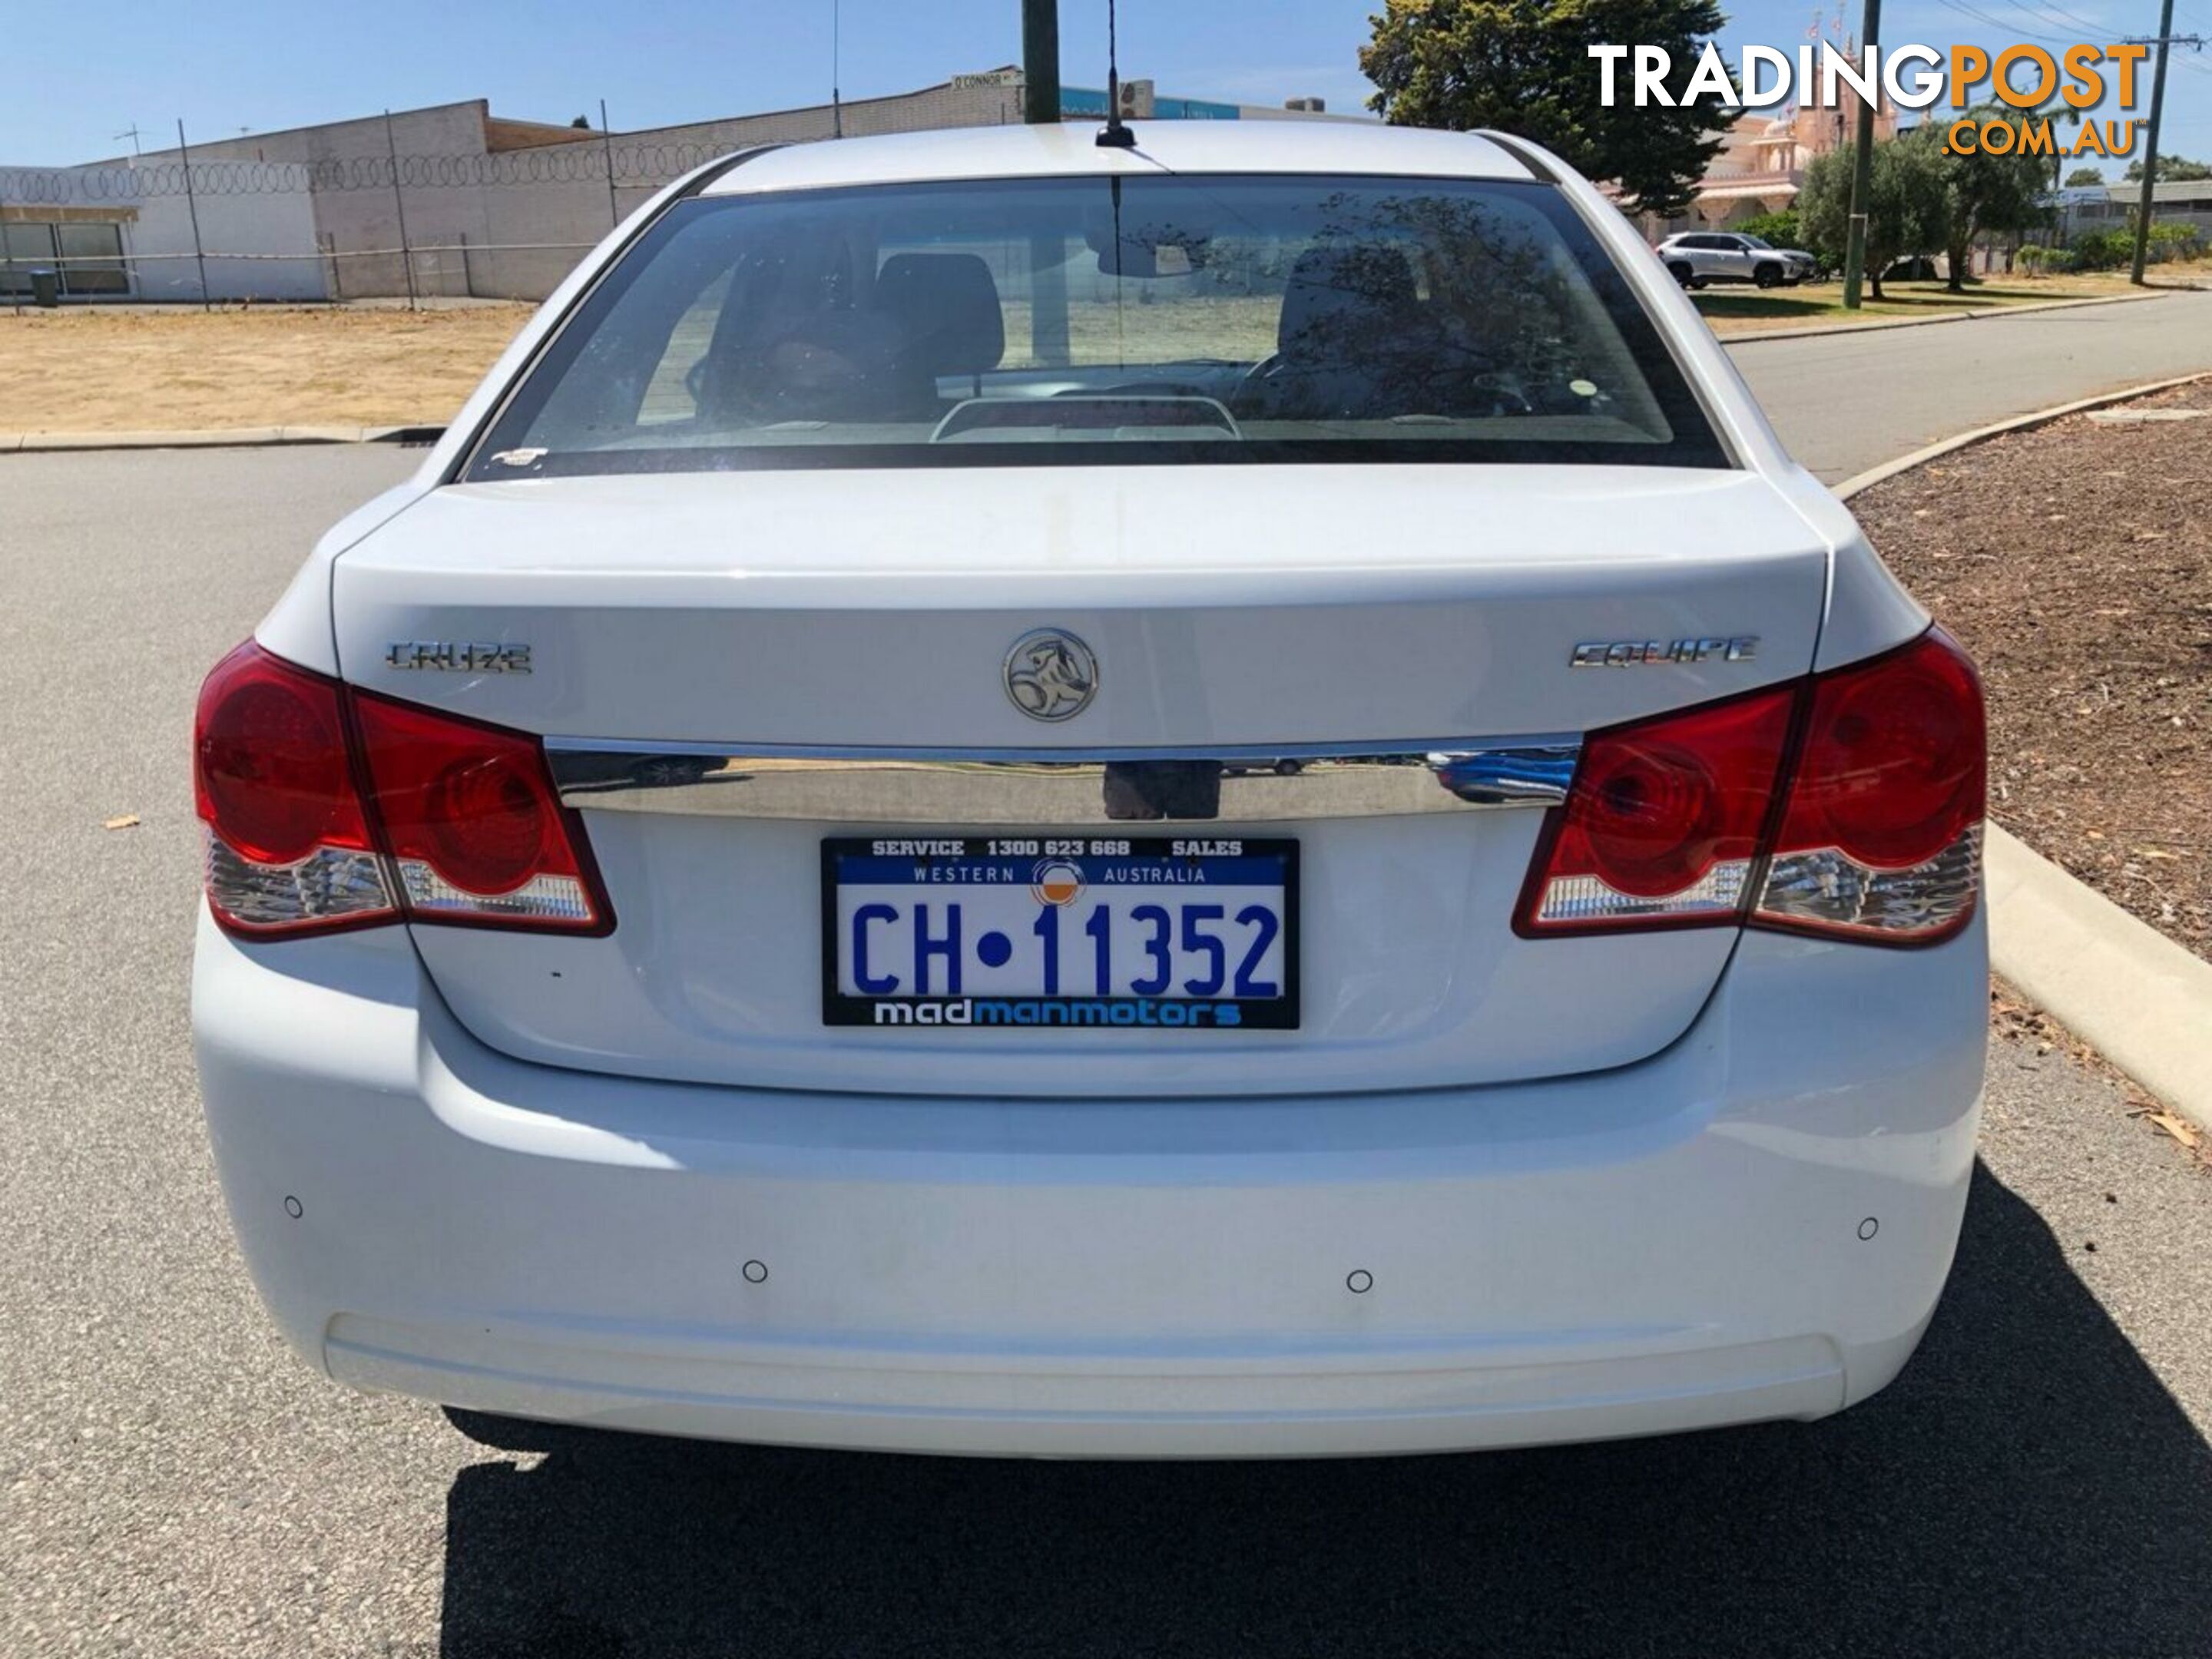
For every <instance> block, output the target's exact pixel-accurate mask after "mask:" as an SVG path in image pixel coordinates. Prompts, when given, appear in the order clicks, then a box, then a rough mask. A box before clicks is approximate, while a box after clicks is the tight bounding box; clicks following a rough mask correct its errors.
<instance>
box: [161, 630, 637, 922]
mask: <svg viewBox="0 0 2212 1659" xmlns="http://www.w3.org/2000/svg"><path fill="white" fill-rule="evenodd" d="M192 758H193V781H194V788H195V793H196V795H197V801H198V806H199V815H200V817H201V819H202V820H203V821H204V823H206V825H207V844H208V851H207V896H208V904H209V908H210V909H211V910H212V911H213V913H214V915H215V918H216V921H218V922H219V923H221V924H222V926H223V927H225V928H227V929H228V930H229V931H231V932H233V933H242V934H248V935H252V936H257V937H267V936H270V935H289V934H298V933H327V932H331V931H332V930H334V929H337V928H340V927H361V926H363V925H365V924H368V923H373V922H380V921H394V920H398V919H400V918H402V917H404V918H405V919H406V920H409V921H418V922H420V921H440V922H465V923H473V924H475V925H477V926H482V927H531V928H550V929H556V930H560V931H564V932H569V933H604V932H605V931H606V929H608V928H609V927H611V926H612V925H613V916H612V914H611V911H610V909H609V908H608V905H607V902H606V897H605V892H604V891H603V890H602V889H601V887H600V884H599V877H598V873H597V872H596V871H595V870H594V869H593V868H592V864H591V855H590V850H589V848H588V846H587V845H586V842H585V839H584V834H583V828H582V826H581V825H580V824H579V823H577V822H576V821H575V818H574V814H572V813H570V812H568V811H565V810H564V809H563V808H562V805H561V804H560V801H559V799H557V797H556V795H555V793H554V791H553V784H552V779H551V777H550V775H549V773H548V771H547V769H546V764H545V756H544V750H543V749H542V747H541V746H540V744H539V743H538V739H537V738H534V737H532V736H531V735H529V734H528V733H526V732H513V731H509V730H507V728H505V727H503V726H486V725H483V724H481V723H479V722H477V721H474V720H460V719H457V718H455V717H453V716H452V715H448V714H439V713H437V712H435V711H434V710H431V709H427V708H417V707H416V706H414V705H412V704H409V703H399V702H391V701H389V700H387V699H385V698H381V697H371V696H362V695H361V694H359V693H357V692H355V691H353V690H350V689H349V688H348V687H347V686H345V685H344V684H341V683H340V682H338V681H337V680H332V679H327V678H324V677H323V676H322V675H319V674H315V673H312V672H310V671H308V670H307V669H304V668H301V667H299V666H297V665H295V664H292V663H289V662H286V661H284V660H283V659H282V658H280V657H276V656H272V655H270V653H268V652H266V651H264V650H263V649H262V648H261V647H259V646H258V645H255V644H254V643H253V642H252V641H247V642H246V644H244V645H241V646H240V647H238V648H237V649H236V650H235V651H234V652H232V653H230V654H229V655H228V657H225V658H224V659H222V662H220V663H218V664H217V665H216V667H215V670H214V671H213V672H212V673H210V675H209V676H208V678H207V682H206V684H204V685H203V686H202V687H201V689H200V699H199V709H198V715H197V721H196V724H195V728H194V732H193V750H192Z"/></svg>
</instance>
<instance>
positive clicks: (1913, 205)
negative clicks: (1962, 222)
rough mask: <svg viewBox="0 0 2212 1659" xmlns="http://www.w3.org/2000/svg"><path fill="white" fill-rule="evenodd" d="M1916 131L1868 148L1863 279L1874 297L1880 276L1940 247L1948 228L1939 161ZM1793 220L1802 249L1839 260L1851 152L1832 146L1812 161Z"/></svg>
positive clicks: (1847, 217) (1847, 219)
mask: <svg viewBox="0 0 2212 1659" xmlns="http://www.w3.org/2000/svg"><path fill="white" fill-rule="evenodd" d="M1927 132H1928V129H1926V128H1922V129H1919V130H1918V131H1915V132H1912V133H1909V134H1907V135H1906V136H1905V137H1902V138H1893V139H1891V140H1890V141H1889V142H1888V143H1882V144H1876V145H1875V147H1874V170H1873V174H1872V177H1871V179H1870V180H1869V190H1868V194H1867V255H1866V258H1867V263H1866V268H1867V276H1868V279H1869V283H1871V285H1872V289H1873V293H1874V297H1875V299H1877V300H1879V299H1881V273H1882V272H1883V271H1885V270H1887V269H1888V268H1889V267H1890V266H1891V265H1892V264H1895V263H1896V262H1897V261H1898V260H1899V259H1901V258H1906V257H1908V256H1910V255H1913V254H1919V253H1925V252H1928V250H1929V249H1930V248H1933V247H1938V246H1942V243H1943V240H1944V239H1945V236H1946V234H1947V233H1948V228H1949V222H1950V201H1949V196H1948V190H1947V180H1946V179H1945V176H1944V170H1943V158H1942V156H1941V155H1938V154H1937V153H1936V144H1935V143H1934V142H1931V140H1930V139H1929V137H1926V136H1925V135H1926V133H1927ZM1797 216H1798V219H1799V222H1801V223H1802V225H1803V227H1804V230H1805V240H1806V243H1807V245H1808V246H1809V247H1810V248H1811V249H1812V250H1813V251H1814V252H1819V253H1823V254H1826V255H1828V256H1829V257H1831V258H1836V259H1840V258H1842V256H1843V249H1844V242H1845V240H1847V238H1848V237H1849V234H1850V216H1851V151H1850V149H1849V148H1848V147H1845V148H1844V149H1832V150H1830V151H1828V152H1827V153H1826V154H1825V155H1816V156H1814V158H1813V162H1812V165H1811V166H1810V167H1807V168H1806V169H1805V184H1804V187H1803V188H1802V189H1801V190H1800V191H1798V192H1797Z"/></svg>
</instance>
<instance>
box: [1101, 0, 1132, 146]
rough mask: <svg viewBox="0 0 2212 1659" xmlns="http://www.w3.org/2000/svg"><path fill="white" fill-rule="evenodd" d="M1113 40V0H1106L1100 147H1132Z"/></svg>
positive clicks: (1119, 67)
mask: <svg viewBox="0 0 2212 1659" xmlns="http://www.w3.org/2000/svg"><path fill="white" fill-rule="evenodd" d="M1118 50H1119V49H1118V47H1117V46H1116V43H1115V28H1114V0H1106V125H1104V126H1103V127H1101V128H1100V129H1099V130H1098V148H1099V149H1136V147H1137V135H1136V134H1135V133H1133V132H1132V131H1129V129H1128V128H1127V126H1126V125H1123V123H1122V120H1121V64H1120V60H1119V58H1118V55H1117V54H1118Z"/></svg>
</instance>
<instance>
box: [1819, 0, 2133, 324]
mask: <svg viewBox="0 0 2212 1659" xmlns="http://www.w3.org/2000/svg"><path fill="white" fill-rule="evenodd" d="M2166 3H2167V4H2168V5H2171V4H2172V3H2173V0H2166ZM1880 39H1881V0H1866V31H1865V34H1864V37H1863V40H1862V41H1861V47H1862V49H1863V48H1864V47H1867V46H1873V45H1875V42H1876V41H1878V40H1880ZM1873 195H1874V100H1873V99H1871V98H1862V99H1860V100H1859V131H1858V142H1857V155H1854V156H1853V158H1852V161H1851V223H1850V237H1849V239H1848V240H1846V241H1845V243H1844V310H1846V311H1857V309H1858V308H1859V290H1860V288H1861V286H1862V284H1863V283H1864V282H1865V280H1866V251H1867V203H1868V201H1869V198H1871V197H1872V196H1873Z"/></svg>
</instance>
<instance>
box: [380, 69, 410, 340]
mask: <svg viewBox="0 0 2212 1659" xmlns="http://www.w3.org/2000/svg"><path fill="white" fill-rule="evenodd" d="M384 149H385V153H386V155H390V156H391V158H392V213H393V215H394V216H396V217H397V218H398V221H399V269H400V272H401V274H402V275H404V276H405V277H406V278H407V309H408V310H410V311H412V310H414V309H415V250H414V249H413V248H411V247H410V246H408V245H407V196H406V192H405V191H402V190H401V189H400V188H399V140H398V139H397V138H396V137H393V136H392V112H391V111H390V110H386V111H385V112H384Z"/></svg>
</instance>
